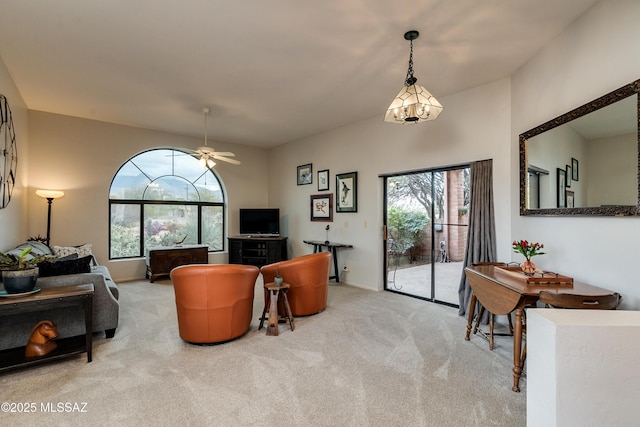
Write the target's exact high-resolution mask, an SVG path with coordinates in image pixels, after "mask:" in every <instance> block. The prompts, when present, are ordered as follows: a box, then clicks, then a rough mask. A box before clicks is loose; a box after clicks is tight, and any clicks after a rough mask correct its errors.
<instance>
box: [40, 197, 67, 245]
mask: <svg viewBox="0 0 640 427" xmlns="http://www.w3.org/2000/svg"><path fill="white" fill-rule="evenodd" d="M36 195H38V196H40V197H42V198H43V199H47V203H48V205H49V206H48V208H47V246H49V239H50V236H51V234H50V233H51V204H52V203H53V199H59V198H60V197H62V196H64V191H57V190H36Z"/></svg>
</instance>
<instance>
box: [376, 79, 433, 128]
mask: <svg viewBox="0 0 640 427" xmlns="http://www.w3.org/2000/svg"><path fill="white" fill-rule="evenodd" d="M442 109H443V107H442V105H441V104H440V103H439V102H438V100H437V99H436V98H435V97H434V96H433V95H431V93H429V91H428V90H427V89H425V88H424V86H420V85H419V84H415V83H414V84H412V85H405V86H404V87H403V88H402V89H401V90H400V92H399V93H398V95H396V97H395V98H394V99H393V101H392V102H391V105H390V106H389V108H388V109H387V113H386V114H385V116H384V121H385V122H391V123H399V124H414V123H421V122H426V121H428V120H435V119H436V117H438V116H439V115H440V113H441V112H442Z"/></svg>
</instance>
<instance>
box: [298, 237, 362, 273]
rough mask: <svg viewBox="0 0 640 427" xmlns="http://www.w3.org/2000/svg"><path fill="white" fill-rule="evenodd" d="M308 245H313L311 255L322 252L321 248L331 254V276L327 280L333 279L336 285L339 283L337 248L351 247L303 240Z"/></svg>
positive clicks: (342, 244) (349, 246) (350, 246)
mask: <svg viewBox="0 0 640 427" xmlns="http://www.w3.org/2000/svg"><path fill="white" fill-rule="evenodd" d="M303 242H304V243H306V244H308V245H313V253H314V254H315V253H317V252H320V251H322V248H323V247H326V248H327V251H328V252H331V256H332V258H333V273H334V275H333V276H329V280H331V279H335V281H336V283H340V271H339V270H338V252H337V250H338V248H353V245H347V244H344V243H335V242H321V241H319V240H303Z"/></svg>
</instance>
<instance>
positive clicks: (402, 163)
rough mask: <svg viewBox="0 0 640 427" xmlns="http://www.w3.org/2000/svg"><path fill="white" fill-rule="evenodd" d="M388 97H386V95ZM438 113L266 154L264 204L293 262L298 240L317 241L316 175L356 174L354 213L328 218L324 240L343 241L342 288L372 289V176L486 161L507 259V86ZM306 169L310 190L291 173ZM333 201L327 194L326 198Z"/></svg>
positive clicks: (378, 239) (376, 186) (378, 226)
mask: <svg viewBox="0 0 640 427" xmlns="http://www.w3.org/2000/svg"><path fill="white" fill-rule="evenodd" d="M390 96H391V97H393V94H390ZM439 100H440V101H441V103H442V104H443V105H444V108H445V110H444V112H443V113H442V114H441V115H440V116H439V117H438V119H437V120H435V121H433V122H428V123H424V124H420V125H415V126H414V125H412V126H401V125H395V124H390V123H385V122H383V120H382V119H383V114H384V108H385V107H386V106H381V110H380V115H379V117H374V118H372V119H369V120H365V121H362V122H358V123H354V124H351V125H348V126H344V127H341V128H338V129H335V130H333V131H330V132H326V133H323V134H320V135H316V136H313V137H310V138H306V139H303V140H300V141H295V142H293V143H290V144H286V145H282V146H279V147H277V148H275V149H272V150H271V152H270V155H269V158H270V172H269V194H270V197H269V204H270V205H271V206H278V207H280V208H281V209H282V210H283V212H286V213H287V216H286V218H285V220H286V223H285V224H284V225H283V227H284V230H285V233H286V234H287V235H288V237H289V239H290V245H291V249H292V250H291V253H292V255H293V256H298V255H302V254H304V253H310V252H311V251H312V248H311V247H310V246H308V245H305V244H304V243H302V241H303V240H306V239H319V240H325V231H324V227H325V225H326V223H324V222H311V221H310V219H309V215H310V213H309V196H310V195H311V194H318V193H319V192H318V191H317V182H316V179H317V171H319V170H322V169H329V170H330V182H331V187H330V191H331V192H334V191H335V175H336V174H340V173H345V172H353V171H357V172H358V194H357V199H358V212H357V213H335V212H334V220H333V223H331V230H330V232H329V239H330V240H332V241H336V242H341V243H350V244H352V245H353V246H354V249H350V250H342V251H341V252H339V261H340V265H342V264H344V263H347V264H348V265H349V269H350V271H349V272H348V273H346V275H345V276H344V280H345V282H347V283H349V284H352V285H355V286H359V287H363V288H368V289H374V290H379V289H382V285H383V271H382V260H383V259H382V256H383V241H382V225H383V218H382V205H383V200H382V195H383V193H382V179H381V178H379V177H378V176H379V174H386V173H391V172H401V171H410V170H415V169H422V168H430V167H437V166H446V165H455V164H463V163H469V162H472V161H476V160H484V159H493V162H494V163H493V167H494V188H495V198H496V221H497V223H498V224H499V227H498V230H497V233H498V241H499V242H502V244H501V245H500V247H499V255H500V256H501V258H503V259H504V258H507V257H509V252H510V247H509V245H508V241H509V238H510V235H509V229H510V227H509V222H510V219H509V215H510V206H511V203H510V200H509V199H510V184H509V176H510V171H509V167H510V165H509V159H510V151H511V150H514V149H515V150H516V151H517V146H515V147H511V146H510V144H509V123H510V115H509V114H510V113H509V111H510V105H509V102H510V81H509V79H503V80H500V81H497V82H494V83H491V84H488V85H484V86H481V87H477V88H474V89H471V90H468V91H465V92H460V93H457V94H455V95H452V96H448V97H443V98H442V99H439ZM306 163H312V164H313V173H314V180H313V184H311V185H302V186H298V185H296V167H297V166H298V165H302V164H306ZM334 198H335V195H334Z"/></svg>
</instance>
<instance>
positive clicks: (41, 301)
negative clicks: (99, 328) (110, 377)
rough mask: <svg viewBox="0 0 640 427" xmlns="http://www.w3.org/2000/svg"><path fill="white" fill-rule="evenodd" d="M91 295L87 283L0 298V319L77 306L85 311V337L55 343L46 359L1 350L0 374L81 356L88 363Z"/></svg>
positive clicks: (17, 348)
mask: <svg viewBox="0 0 640 427" xmlns="http://www.w3.org/2000/svg"><path fill="white" fill-rule="evenodd" d="M93 292H94V289H93V284H91V283H89V284H86V285H67V286H56V287H52V288H44V289H42V290H41V291H40V292H38V293H35V294H31V295H25V296H16V297H10V298H2V300H1V301H0V316H11V315H12V314H18V313H26V312H38V311H41V310H46V309H49V308H59V307H73V306H80V307H82V308H83V309H84V325H85V334H84V335H79V336H76V337H69V338H60V339H57V340H56V343H57V344H58V348H57V349H56V350H55V351H53V352H52V353H50V354H48V355H46V356H39V357H25V355H24V350H25V348H24V346H22V347H16V348H12V349H7V350H2V351H0V371H4V370H6V369H11V368H15V367H22V366H29V365H35V364H37V363H42V362H46V361H50V360H56V359H60V358H63V357H67V356H71V355H74V354H80V353H87V362H91V358H92V347H93V341H92V339H93V336H92V333H93V332H92V331H93V328H92V326H93V324H92V320H93ZM38 319H39V317H38V316H37V315H34V324H35V323H37V320H38ZM7 323H10V322H7Z"/></svg>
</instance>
